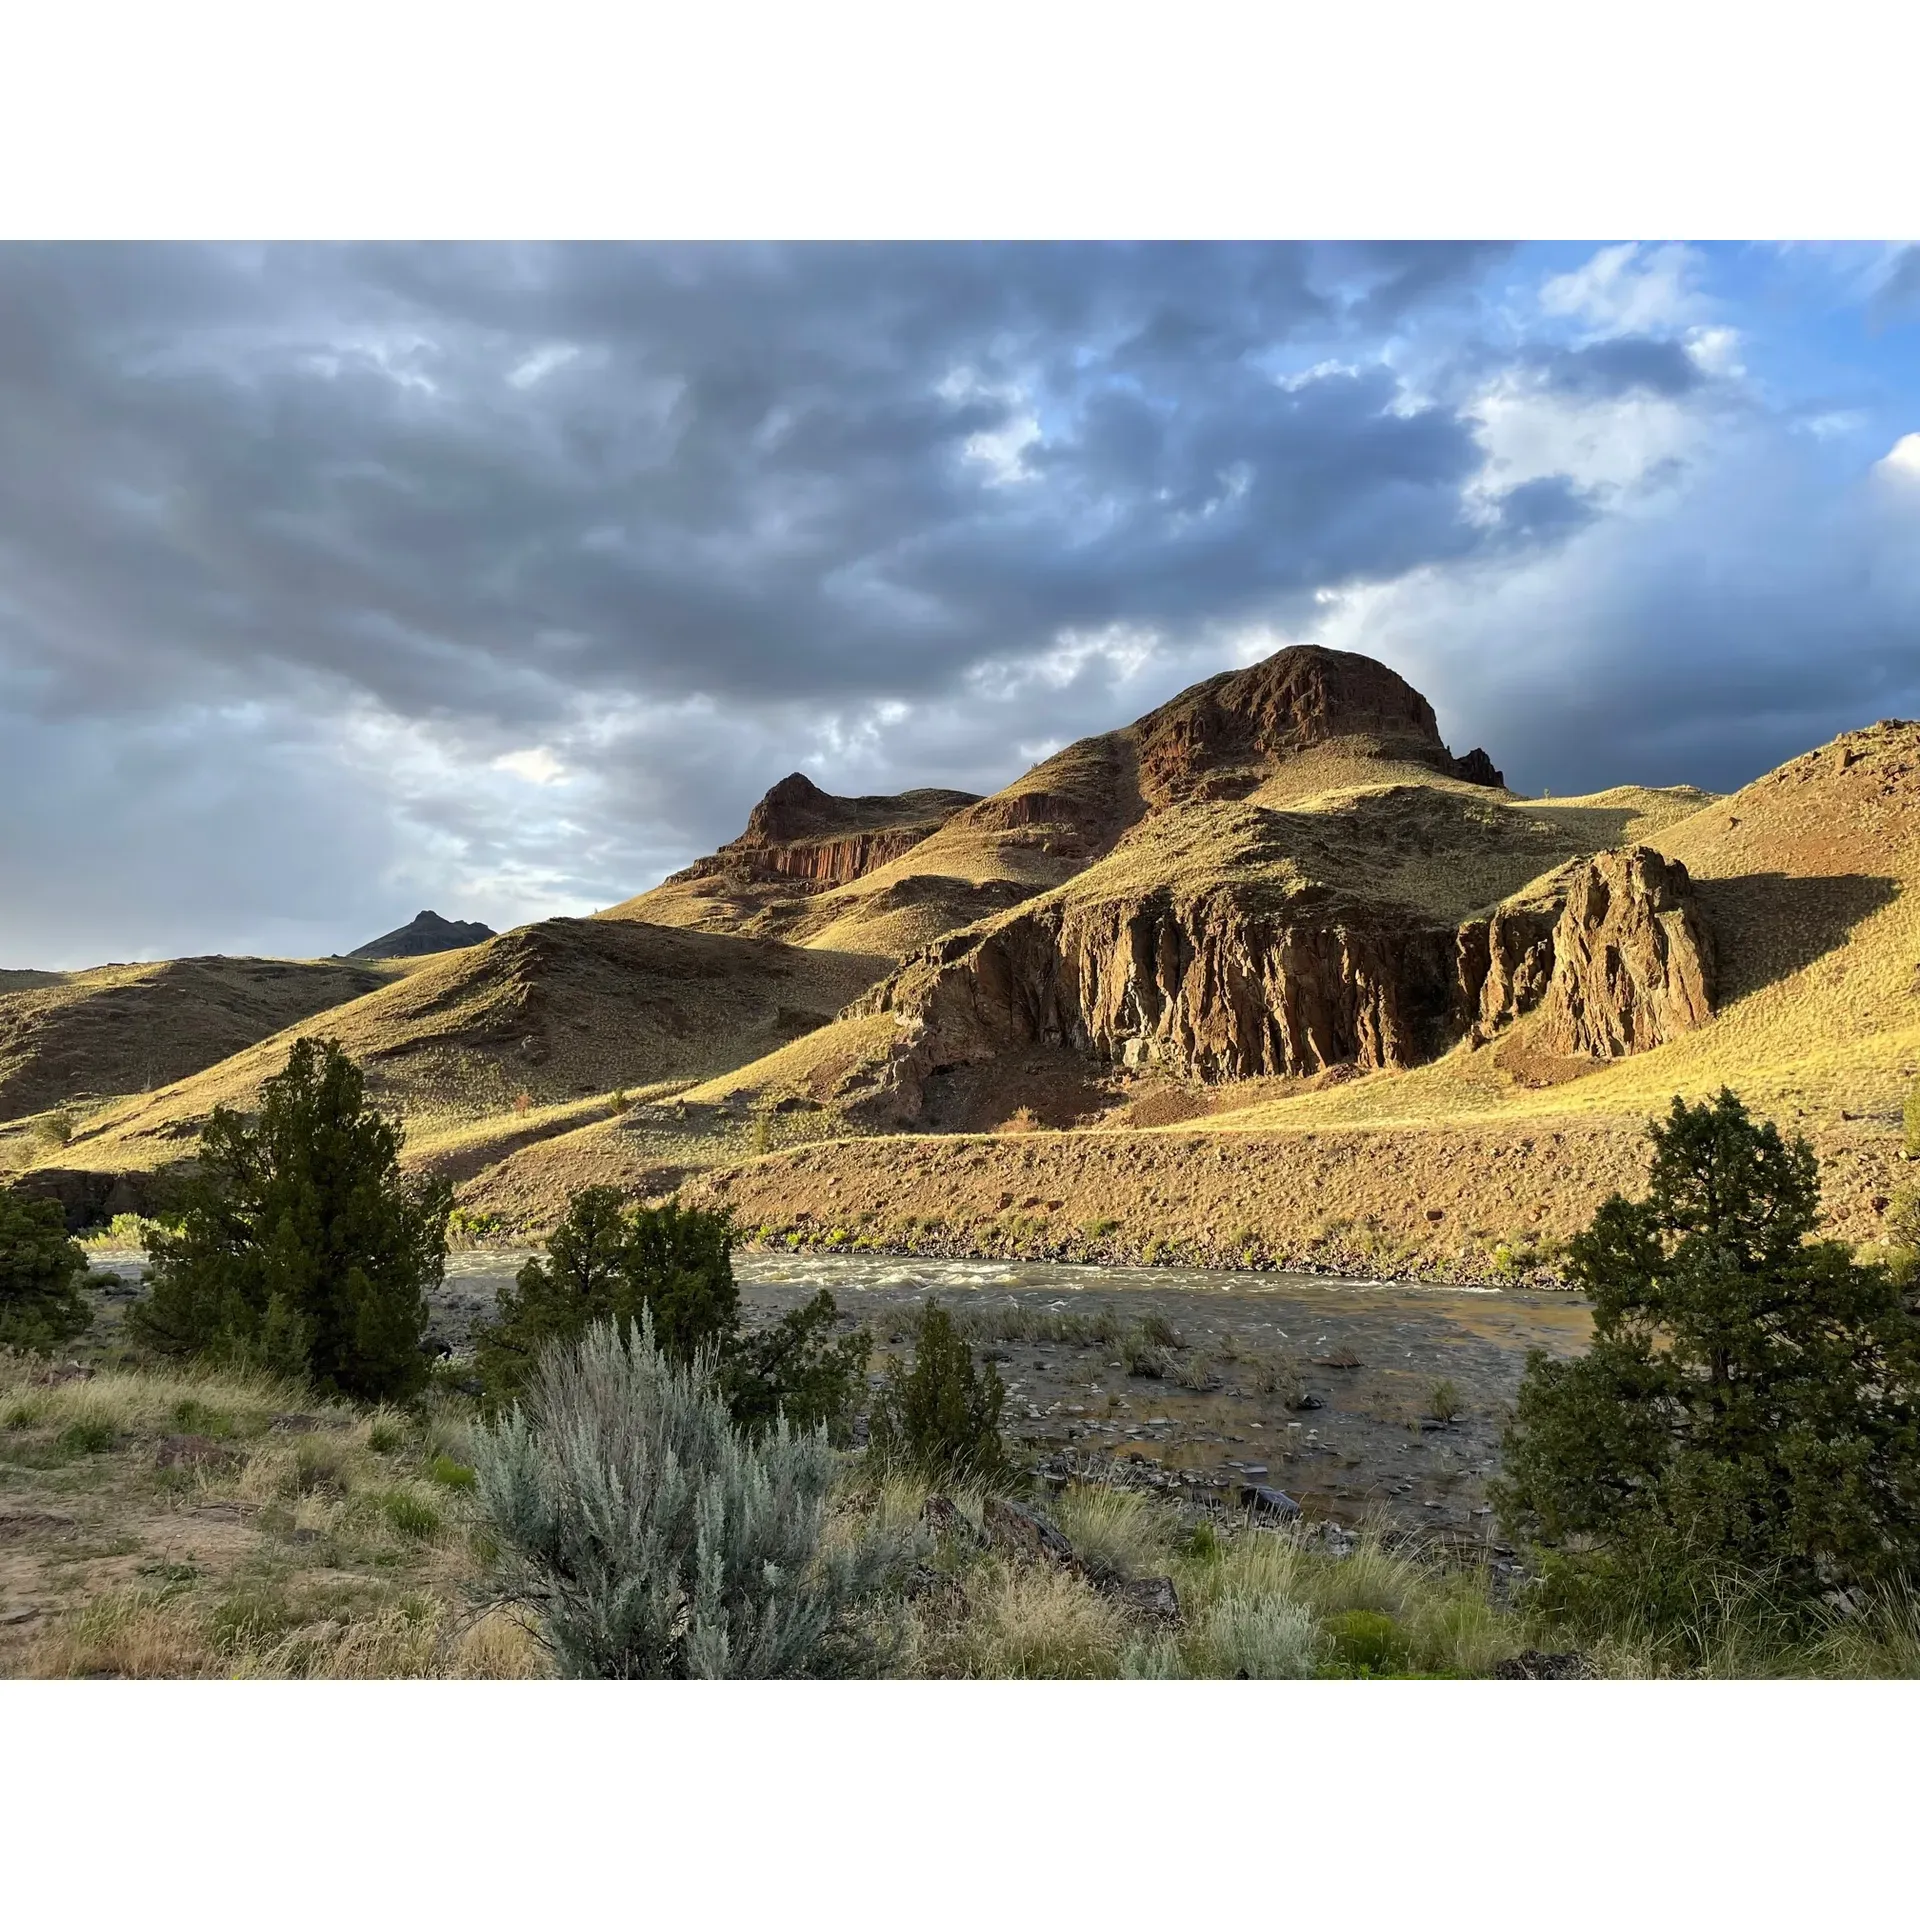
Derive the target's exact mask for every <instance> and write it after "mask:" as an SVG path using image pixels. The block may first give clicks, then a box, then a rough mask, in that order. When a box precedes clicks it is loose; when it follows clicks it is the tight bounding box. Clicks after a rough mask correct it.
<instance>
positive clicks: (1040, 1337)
mask: <svg viewBox="0 0 1920 1920" xmlns="http://www.w3.org/2000/svg"><path fill="white" fill-rule="evenodd" d="M525 1258H526V1255H525V1254H524V1253H511V1254H507V1253H499V1254H486V1253H460V1254H455V1255H453V1256H451V1257H450V1259H449V1260H448V1263H447V1283H446V1285H445V1287H444V1288H442V1289H441V1291H440V1292H439V1293H438V1294H437V1295H436V1296H435V1298H434V1302H433V1320H432V1332H433V1334H434V1336H435V1337H437V1338H440V1339H444V1340H445V1341H446V1342H447V1343H448V1344H449V1345H450V1346H451V1347H452V1348H453V1349H454V1352H455V1354H456V1356H458V1355H460V1354H462V1353H464V1352H465V1351H468V1350H470V1348H471V1346H472V1341H473V1336H474V1331H475V1329H476V1327H477V1326H478V1325H479V1324H480V1323H481V1321H482V1320H483V1319H484V1318H485V1317H486V1316H487V1315H488V1314H490V1313H491V1311H492V1307H493V1296H494V1293H495V1291H496V1289H498V1288H500V1287H503V1286H508V1285H511V1284H512V1279H513V1275H514V1273H515V1272H516V1271H517V1270H518V1268H519V1266H520V1264H521V1262H522V1261H523V1260H524V1259H525ZM94 1264H95V1266H96V1267H97V1268H104V1269H110V1270H111V1271H112V1272H113V1273H114V1274H115V1276H116V1278H117V1279H118V1280H119V1281H120V1283H121V1284H122V1286H124V1288H125V1289H126V1290H127V1295H128V1296H129V1297H130V1296H131V1294H132V1292H133V1290H135V1289H137V1287H138V1284H139V1282H138V1278H137V1276H138V1274H139V1270H140V1266H141V1263H140V1261H139V1260H138V1259H137V1258H133V1259H111V1258H107V1259H99V1260H96V1261H95V1263H94ZM735 1272H736V1274H737V1275H738V1278H739V1281H740V1291H741V1297H742V1301H743V1304H744V1306H745V1310H746V1313H747V1316H748V1318H749V1319H750V1320H755V1321H758V1320H763V1319H767V1318H771V1317H774V1316H776V1315H778V1314H781V1313H784V1312H786V1311H788V1310H789V1309H790V1308H791V1307H793V1306H794V1305H796V1304H797V1303H798V1301H799V1299H800V1298H801V1297H803V1295H804V1294H805V1293H806V1292H807V1291H810V1290H811V1289H813V1288H816V1287H821V1286H826V1287H830V1288H831V1289H832V1291H833V1296H834V1299H835V1302H836V1303H837V1304H838V1306H839V1307H840V1309H841V1312H842V1314H843V1316H845V1318H846V1319H847V1320H848V1321H849V1322H852V1323H857V1324H859V1325H862V1326H865V1327H867V1328H869V1329H870V1330H871V1331H872V1333H873V1336H874V1369H875V1373H876V1375H878V1374H879V1373H881V1372H883V1371H884V1368H885V1366H886V1364H887V1363H888V1362H889V1361H890V1360H892V1359H895V1358H904V1357H905V1356H907V1355H908V1354H910V1352H911V1342H912V1326H913V1322H914V1319H915V1317H916V1316H917V1314H918V1312H919V1311H920V1309H921V1307H922V1306H923V1304H924V1303H925V1302H926V1301H927V1300H929V1299H937V1300H939V1301H940V1302H941V1303H942V1304H943V1305H945V1306H946V1307H947V1308H948V1309H949V1310H950V1311H951V1312H952V1313H954V1315H955V1316H956V1318H958V1319H959V1320H960V1322H961V1323H962V1325H963V1326H964V1327H965V1329H966V1331H967V1333H968V1335H969V1337H970V1338H971V1339H972V1340H973V1342H974V1344H975V1347H976V1350H977V1351H979V1352H981V1353H983V1354H985V1355H987V1356H989V1357H991V1359H992V1360H993V1362H994V1364H995V1365H996V1366H997V1367H998V1368H999V1370H1000V1373H1001V1376H1002V1378H1003V1379H1004V1380H1005V1381H1006V1383H1007V1426H1008V1430H1009V1437H1010V1438H1011V1439H1012V1440H1013V1441H1014V1442H1015V1443H1016V1445H1017V1446H1018V1447H1019V1449H1020V1450H1021V1452H1022V1453H1023V1455H1025V1456H1026V1457H1027V1458H1028V1459H1030V1461H1031V1462H1032V1464H1033V1466H1034V1468H1035V1470H1036V1471H1037V1472H1038V1473H1040V1474H1041V1475H1042V1476H1043V1477H1045V1478H1048V1479H1051V1480H1054V1481H1055V1482H1060V1481H1063V1480H1065V1479H1066V1478H1068V1477H1083V1476H1089V1475H1091V1476H1108V1475H1111V1476H1112V1477H1114V1478H1116V1479H1118V1480H1121V1481H1124V1482H1127V1483H1129V1484H1134V1485H1139V1486H1145V1487H1154V1488H1160V1489H1164V1490H1166V1491H1169V1492H1176V1491H1177V1492H1178V1493H1179V1494H1180V1496H1181V1497H1182V1498H1183V1499H1185V1500H1186V1501H1188V1502H1190V1503H1195V1504H1198V1505H1200V1506H1202V1507H1204V1506H1207V1505H1209V1504H1212V1503H1215V1502H1217V1503H1219V1504H1220V1505H1221V1506H1223V1507H1228V1508H1234V1509H1237V1508H1239V1507H1240V1506H1241V1505H1242V1504H1243V1503H1245V1502H1249V1501H1256V1502H1262V1503H1263V1504H1266V1505H1275V1504H1277V1503H1275V1502H1273V1501H1272V1500H1271V1499H1270V1498H1269V1497H1268V1496H1267V1495H1263V1494H1262V1493H1260V1492H1258V1491H1256V1490H1258V1489H1267V1490H1270V1493H1271V1494H1272V1495H1283V1496H1285V1499H1286V1500H1288V1501H1293V1502H1297V1503H1298V1504H1299V1505H1300V1506H1301V1507H1302V1508H1303V1509H1304V1510H1305V1512H1306V1514H1307V1516H1308V1517H1309V1518H1311V1519H1316V1520H1325V1521H1333V1522H1336V1523H1338V1524H1341V1525H1345V1526H1352V1525H1353V1524H1355V1523H1356V1522H1357V1521H1359V1520H1361V1519H1363V1518H1365V1517H1367V1516H1369V1515H1372V1516H1377V1517H1379V1518H1381V1519H1382V1520H1384V1521H1385V1523H1386V1524H1387V1525H1388V1526H1389V1527H1391V1528H1393V1529H1395V1530H1396V1531H1405V1532H1421V1533H1430V1534H1437V1535H1440V1536H1442V1537H1448V1538H1452V1539H1455V1540H1458V1541H1460V1542H1462V1543H1463V1544H1464V1543H1467V1542H1473V1541H1478V1540H1484V1539H1485V1538H1487V1536H1488V1534H1489V1532H1490V1530H1491V1516H1490V1513H1489V1509H1488V1504H1487V1499H1486V1484H1487V1481H1488V1480H1489V1478H1490V1477H1491V1476H1492V1474H1493V1473H1494V1472H1495V1471H1496V1469H1497V1465H1498V1449H1499V1431H1500V1425H1501V1422H1502V1421H1503V1419H1504V1418H1505V1415H1506V1412H1507V1409H1508V1408H1509V1407H1510V1406H1511V1404H1512V1400H1513V1394H1514V1390H1515V1388H1516V1386H1517V1385H1518V1382H1519V1379H1520V1375H1521V1372H1522V1369H1523V1368H1524V1366H1525V1363H1526V1355H1527V1353H1528V1351H1529V1350H1530V1349H1532V1348H1536V1347H1538V1348H1543V1349H1545V1350H1546V1351H1548V1352H1550V1353H1556V1354H1568V1353H1574V1352H1577V1351H1579V1350H1580V1348H1581V1347H1582V1346H1584V1344H1585V1342H1586V1339H1587V1336H1588V1332H1589V1327H1590V1322H1589V1317H1588V1314H1587V1309H1586V1306H1585V1304H1584V1302H1582V1301H1581V1300H1580V1299H1579V1298H1578V1296H1576V1295H1573V1294H1569V1293H1564V1292H1552V1291H1541V1290H1536V1289H1512V1290H1496V1289H1477V1288H1462V1287H1420V1286H1405V1285H1391V1284H1381V1283H1365V1282H1354V1281H1345V1280H1336V1279H1328V1278H1325V1277H1323V1276H1316V1275H1302V1274H1290V1273H1269V1274H1252V1273H1244V1272H1220V1273H1215V1272H1208V1271H1204V1270H1201V1269H1177V1268H1167V1267H1144V1268H1125V1267H1072V1266H1044V1267H1043V1266H1036V1265H1035V1264H1034V1263H1032V1262H1021V1261H986V1260H979V1261H973V1260H930V1259H912V1258H893V1257H888V1256H879V1255H859V1254H763V1253H753V1252H743V1253H741V1254H738V1255H736V1257H735Z"/></svg>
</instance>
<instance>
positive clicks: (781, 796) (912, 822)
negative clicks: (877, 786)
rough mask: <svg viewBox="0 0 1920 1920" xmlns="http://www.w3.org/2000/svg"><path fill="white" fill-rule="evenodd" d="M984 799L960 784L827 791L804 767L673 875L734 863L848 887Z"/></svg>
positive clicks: (815, 883) (704, 871)
mask: <svg viewBox="0 0 1920 1920" xmlns="http://www.w3.org/2000/svg"><path fill="white" fill-rule="evenodd" d="M978 798H979V796H978V795H977V794H972V793H961V792H959V791H958V790H957V789H952V788H946V787H917V788H915V789H914V790H913V791H912V792H910V793H890V794H867V795H864V796H862V797H860V798H858V799H847V798H843V797H842V796H841V795H839V794H835V793H825V792H823V791H822V790H821V789H820V788H819V787H816V786H815V785H814V784H813V782H812V781H811V780H809V779H808V778H807V776H806V775H805V774H804V773H790V774H788V775H787V777H786V778H785V779H784V780H782V781H779V782H778V783H777V784H776V785H774V786H772V787H770V788H769V789H768V790H767V792H766V794H765V795H764V796H763V797H762V799H761V800H760V802H759V804H758V805H756V806H755V808H754V809H753V811H752V812H751V813H750V814H749V815H748V816H747V826H746V831H745V832H744V833H742V834H741V835H740V836H739V838H738V839H736V840H730V841H729V842H728V843H727V844H726V845H725V846H724V847H722V848H720V850H719V851H718V852H717V853H713V854H709V855H708V856H707V857H706V858H705V859H702V860H697V861H695V862H694V864H693V865H692V866H691V867H689V868H687V869H686V870H685V872H683V873H678V874H675V875H674V876H673V878H674V879H675V880H689V879H698V878H701V877H703V876H705V875H707V874H708V873H710V872H714V873H717V872H723V871H725V870H727V869H729V868H732V869H738V870H741V871H744V872H748V873H753V874H759V875H763V876H767V877H777V878H781V879H789V880H799V881H804V882H806V883H808V884H810V885H811V886H815V887H820V888H826V887H837V886H843V885H844V884H845V883H846V882H847V881H849V880H857V879H859V878H860V877H861V875H862V874H866V873H871V872H872V871H873V869H874V868H875V867H882V866H885V865H886V864H887V862H888V861H890V860H897V859H899V857H900V856H901V855H902V854H903V853H906V852H907V851H908V850H909V849H911V848H913V847H916V846H918V845H919V844H920V842H921V841H922V840H924V839H926V837H927V836H928V835H929V834H930V833H933V832H934V831H935V830H936V829H938V828H939V827H940V826H941V825H942V824H943V823H944V822H946V821H947V820H949V819H951V818H952V816H953V815H954V814H956V813H957V812H959V810H960V809H961V808H962V807H967V806H971V805H973V804H974V802H975V801H976V800H977V799H978Z"/></svg>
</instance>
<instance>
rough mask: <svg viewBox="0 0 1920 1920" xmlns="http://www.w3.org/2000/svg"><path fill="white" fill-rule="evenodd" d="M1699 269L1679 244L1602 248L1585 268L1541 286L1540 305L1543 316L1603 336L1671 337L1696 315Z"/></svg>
mask: <svg viewBox="0 0 1920 1920" xmlns="http://www.w3.org/2000/svg"><path fill="white" fill-rule="evenodd" d="M1698 269H1699V260H1698V257H1697V256H1696V255H1695V254H1694V252H1693V250H1692V248H1690V247H1685V246H1681V245H1679V244H1678V243H1672V242H1670V243H1668V244H1667V245H1664V246H1657V247H1647V246H1642V245H1640V244H1639V243H1638V242H1637V241H1629V242H1627V243H1626V244H1625V245H1622V246H1617V247H1602V248H1601V249H1600V251H1599V252H1598V253H1596V254H1595V255H1594V256H1593V258H1592V259H1591V260H1589V261H1588V262H1587V263H1586V264H1585V265H1584V266H1581V267H1576V268H1575V269H1574V270H1573V271H1572V272H1571V273H1561V274H1555V275H1554V276H1553V278H1552V279H1550V280H1548V281H1546V282H1544V283H1543V285H1542V286H1541V288H1540V306H1541V310H1542V311H1543V312H1545V313H1549V314H1554V315H1557V316H1560V317H1563V318H1567V319H1574V320H1585V321H1588V322H1589V323H1591V325H1592V326H1593V328H1594V330H1595V332H1596V333H1597V334H1600V335H1603V336H1604V335H1607V334H1616V333H1665V332H1671V331H1673V330H1674V329H1675V328H1678V327H1682V326H1685V325H1686V324H1687V323H1688V322H1689V321H1691V320H1692V319H1694V318H1695V317H1696V315H1697V314H1698V313H1699V311H1700V300H1699V296H1698V295H1697V294H1696V293H1695V291H1694V287H1693V282H1694V278H1695V276H1696V274H1697V272H1698Z"/></svg>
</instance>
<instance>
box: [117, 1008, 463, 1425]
mask: <svg viewBox="0 0 1920 1920" xmlns="http://www.w3.org/2000/svg"><path fill="white" fill-rule="evenodd" d="M401 1141H402V1133H401V1129H400V1127H399V1126H398V1125H397V1124H396V1123H395V1122H394V1121H392V1120H389V1119H387V1118H386V1117H385V1116H384V1115H383V1114H380V1113H378V1112H376V1111H375V1110H374V1109H373V1108H371V1107H369V1106H368V1105H367V1099H366V1079H365V1076H364V1075H363V1074H362V1073H361V1071H360V1069H359V1067H358V1066H356V1065H355V1064H354V1062H353V1061H352V1060H351V1059H349V1058H348V1057H347V1055H346V1054H345V1053H344V1052H342V1051H341V1048H340V1046H339V1044H338V1043H337V1042H335V1041H332V1040H327V1041H319V1040H314V1039H311V1038H302V1039H300V1040H296V1041H295V1042H294V1045H293V1051H292V1054H291V1055H290V1057H289V1059H288V1061H287V1065H286V1067H285V1068H284V1069H283V1070H282V1071H281V1072H280V1073H278V1074H276V1075H274V1076H273V1078H272V1079H270V1080H268V1081H267V1083H266V1085H265V1087H264V1088H263V1089H262V1092H261V1101H260V1112H259V1115H258V1118H257V1119H256V1120H255V1121H254V1122H253V1123H252V1124H251V1125H249V1124H248V1122H247V1121H246V1120H245V1119H244V1118H243V1117H242V1116H241V1115H240V1114H238V1113H235V1112H233V1111H232V1110H231V1109H229V1108H226V1107H216V1108H215V1109H214V1111H213V1117H212V1118H211V1119H210V1120H209V1121H208V1122H207V1125H206V1129H205V1131H204V1132H203V1133H202V1135H201V1138H200V1164H199V1171H198V1173H197V1174H196V1175H195V1177H194V1178H193V1179H192V1180H191V1181H190V1182H189V1183H188V1184H187V1186H186V1188H185V1189H184V1191H183V1192H182V1193H181V1195H180V1197H179V1202H178V1206H177V1209H175V1210H173V1211H170V1212H169V1214H168V1221H167V1224H168V1230H167V1231H149V1232H148V1234H147V1236H146V1250H147V1255H148V1259H149V1261H150V1263H151V1273H152V1278H153V1291H152V1294H151V1296H150V1297H149V1298H148V1299H147V1300H146V1301H144V1302H142V1303H141V1304H140V1305H139V1306H138V1307H137V1308H136V1309H135V1310H134V1311H133V1312H132V1313H130V1314H129V1316H128V1325H129V1327H130V1328H131V1329H132V1330H133V1332H134V1333H135V1335H136V1337H137V1338H139V1339H140V1340H141V1341H142V1342H143V1344H145V1345H146V1346H148V1347H150V1348H152V1349H154V1350H156V1351H158V1352H160V1353H163V1354H169V1355H174V1356H179V1357H193V1358H204V1359H207V1360H211V1361H215V1362H227V1363H240V1364H252V1365H258V1366H263V1367H266V1368H267V1369H269V1370H270V1371H273V1372H276V1373H281V1374H284V1375H286V1376H287V1377H289V1378H291V1379H296V1380H301V1381H304V1382H307V1383H309V1384H311V1385H313V1386H315V1387H318V1388H320V1389H322V1390H324V1391H328V1392H336V1393H341V1394H345V1395H346V1396H348V1397H349V1398H350V1399H355V1400H404V1399H408V1398H410V1397H411V1396H413V1395H414V1394H415V1393H417V1392H418V1391H419V1390H420V1388H421V1387H423V1386H424V1385H425V1384H426V1378H427V1361H426V1358H425V1356H424V1355H423V1354H422V1353H421V1351H420V1339H421V1336H422V1335H423V1334H424V1333H425V1332H426V1327H427V1306H426V1294H427V1291H428V1289H430V1288H432V1287H436V1286H438V1285H439V1284H440V1280H441V1278H442V1275H443V1274H444V1272H445V1269H446V1256H447V1216H448V1213H449V1211H450V1209H451V1207H452V1198H451V1191H450V1189H449V1188H448V1186H447V1184H446V1182H445V1181H443V1180H427V1181H424V1182H420V1183H410V1182H408V1181H407V1180H405V1179H403V1177H402V1175H401V1172H400V1146H401Z"/></svg>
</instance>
